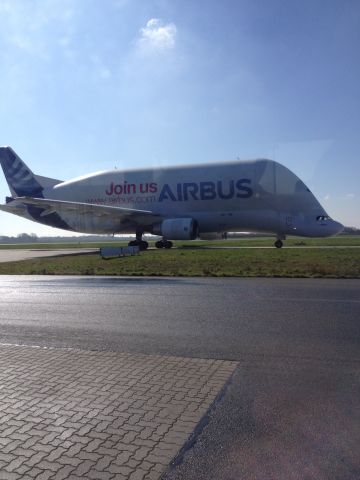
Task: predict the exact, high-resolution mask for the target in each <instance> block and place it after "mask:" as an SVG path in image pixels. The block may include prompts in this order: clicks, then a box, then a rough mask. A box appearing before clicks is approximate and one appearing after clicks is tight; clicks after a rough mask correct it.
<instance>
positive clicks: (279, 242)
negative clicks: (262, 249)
mask: <svg viewBox="0 0 360 480" xmlns="http://www.w3.org/2000/svg"><path fill="white" fill-rule="evenodd" d="M285 239H286V237H285V235H278V236H277V239H276V242H275V243H274V247H276V248H282V247H283V245H284V244H283V240H285Z"/></svg>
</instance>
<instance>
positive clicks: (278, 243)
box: [274, 240, 283, 248]
mask: <svg viewBox="0 0 360 480" xmlns="http://www.w3.org/2000/svg"><path fill="white" fill-rule="evenodd" d="M274 245H275V247H276V248H282V246H283V242H282V241H281V240H276V242H275V243H274Z"/></svg>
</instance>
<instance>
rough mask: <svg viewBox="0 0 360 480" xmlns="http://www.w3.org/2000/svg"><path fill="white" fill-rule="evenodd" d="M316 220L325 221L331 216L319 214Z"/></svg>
mask: <svg viewBox="0 0 360 480" xmlns="http://www.w3.org/2000/svg"><path fill="white" fill-rule="evenodd" d="M316 220H317V221H318V222H323V221H325V220H330V217H327V216H326V215H318V216H317V217H316Z"/></svg>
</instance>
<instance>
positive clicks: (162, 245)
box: [155, 240, 164, 248]
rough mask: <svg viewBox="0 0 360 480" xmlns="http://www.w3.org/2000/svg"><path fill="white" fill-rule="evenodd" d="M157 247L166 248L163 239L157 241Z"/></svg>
mask: <svg viewBox="0 0 360 480" xmlns="http://www.w3.org/2000/svg"><path fill="white" fill-rule="evenodd" d="M155 247H156V248H164V242H163V241H162V240H159V241H158V242H156V243H155Z"/></svg>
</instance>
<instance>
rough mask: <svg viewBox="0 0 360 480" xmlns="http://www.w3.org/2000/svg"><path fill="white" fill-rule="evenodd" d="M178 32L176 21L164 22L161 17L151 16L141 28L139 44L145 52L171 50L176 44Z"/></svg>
mask: <svg viewBox="0 0 360 480" xmlns="http://www.w3.org/2000/svg"><path fill="white" fill-rule="evenodd" d="M176 34H177V28H176V25H175V24H174V23H167V24H164V23H163V22H162V21H161V20H160V19H159V18H151V19H150V20H149V21H148V22H147V24H146V27H144V28H141V29H140V35H141V36H140V38H139V39H138V41H137V45H138V47H139V49H140V50H141V51H142V52H144V53H147V52H161V51H166V50H170V49H172V48H174V46H175V40H176Z"/></svg>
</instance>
